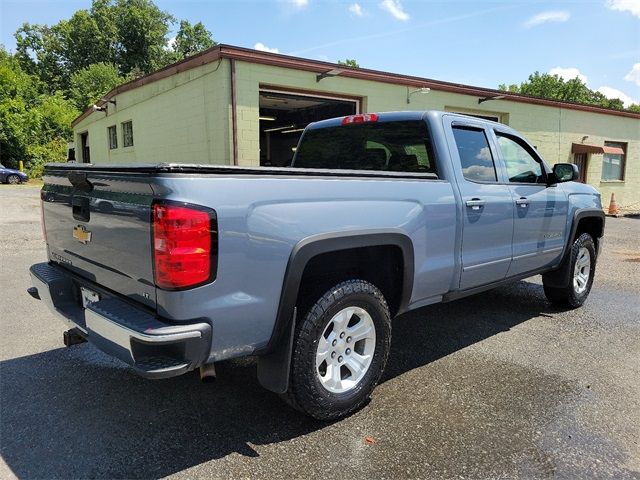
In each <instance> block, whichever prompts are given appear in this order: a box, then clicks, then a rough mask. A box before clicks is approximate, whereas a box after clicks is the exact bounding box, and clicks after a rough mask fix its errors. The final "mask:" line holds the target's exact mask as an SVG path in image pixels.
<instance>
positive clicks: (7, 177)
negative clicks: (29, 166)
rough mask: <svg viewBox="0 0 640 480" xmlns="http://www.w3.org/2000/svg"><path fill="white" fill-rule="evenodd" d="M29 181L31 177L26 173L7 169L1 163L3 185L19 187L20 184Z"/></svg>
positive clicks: (0, 170)
mask: <svg viewBox="0 0 640 480" xmlns="http://www.w3.org/2000/svg"><path fill="white" fill-rule="evenodd" d="M27 180H29V177H28V176H27V174H26V173H24V172H21V171H20V170H14V169H13V168H7V167H5V166H4V165H2V164H1V163H0V182H1V183H10V184H12V185H17V184H18V183H22V182H26V181H27Z"/></svg>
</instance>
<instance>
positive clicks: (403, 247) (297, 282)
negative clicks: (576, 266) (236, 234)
mask: <svg viewBox="0 0 640 480" xmlns="http://www.w3.org/2000/svg"><path fill="white" fill-rule="evenodd" d="M384 246H391V247H397V248H398V249H399V250H400V252H401V254H402V287H401V290H400V298H399V301H398V305H397V308H395V312H396V314H400V313H402V312H404V311H405V310H406V308H407V306H408V305H409V301H410V299H411V293H412V291H413V277H414V250H413V242H412V241H411V239H410V238H409V237H408V236H407V235H406V234H405V233H403V232H399V231H396V230H367V231H353V232H349V231H347V232H344V231H342V232H332V233H325V234H320V235H313V236H310V237H307V238H304V239H303V240H301V241H300V242H298V243H297V244H296V245H295V247H294V248H293V249H292V252H291V254H290V256H289V261H288V263H287V268H286V271H285V276H284V281H283V285H282V291H281V295H280V302H279V306H278V313H277V316H276V321H275V324H274V328H273V331H272V333H271V338H270V339H269V341H268V343H267V345H266V346H265V347H264V348H262V349H261V350H260V351H258V352H256V354H257V355H258V356H259V357H258V380H259V381H260V383H261V384H262V386H263V387H265V388H267V389H268V390H271V391H274V392H276V393H284V392H286V391H287V388H288V381H289V366H290V360H291V351H292V347H293V334H294V331H295V323H296V317H297V315H298V314H301V313H304V312H297V308H296V304H297V301H298V295H299V292H300V286H301V281H302V279H303V275H304V273H305V270H306V267H307V265H309V263H310V262H311V261H312V260H313V259H314V258H316V257H318V256H320V255H323V254H328V253H338V252H342V251H345V250H352V249H359V248H366V247H384Z"/></svg>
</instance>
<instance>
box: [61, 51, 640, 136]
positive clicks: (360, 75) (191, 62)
mask: <svg viewBox="0 0 640 480" xmlns="http://www.w3.org/2000/svg"><path fill="white" fill-rule="evenodd" d="M223 58H226V59H233V60H238V61H243V62H248V63H257V64H262V65H271V66H275V67H282V68H290V69H294V70H301V71H307V72H313V73H317V74H320V73H325V72H328V71H330V70H335V69H339V70H340V76H341V77H345V78H355V79H359V80H369V81H373V82H382V83H390V84H394V85H402V86H407V87H415V88H430V89H432V90H437V91H441V92H450V93H459V94H463V95H471V96H477V97H481V98H487V97H495V96H500V97H501V98H500V99H501V100H507V101H512V102H520V103H529V104H533V105H545V106H549V107H558V108H567V109H571V110H582V111H586V112H592V113H602V114H605V115H615V116H621V117H631V118H637V119H640V114H639V113H634V112H629V111H625V110H616V109H613V108H604V107H597V106H594V105H585V104H581V103H574V102H563V101H558V100H550V99H546V98H541V97H534V96H531V95H523V94H520V93H511V92H504V91H502V90H495V89H492V88H484V87H474V86H471V85H464V84H461V83H451V82H443V81H441V80H433V79H430V78H422V77H414V76H411V75H401V74H397V73H389V72H383V71H379V70H370V69H368V68H352V67H346V66H344V65H338V64H336V63H330V62H322V61H319V60H310V59H308V58H300V57H292V56H289V55H282V54H279V53H270V52H262V51H259V50H253V49H250V48H243V47H235V46H233V45H225V44H219V45H216V46H215V47H212V48H209V49H207V50H205V51H203V52H200V53H198V54H196V55H193V56H191V57H188V58H185V59H184V60H181V61H179V62H176V63H173V64H171V65H168V66H166V67H164V68H161V69H160V70H156V71H155V72H152V73H150V74H148V75H145V76H143V77H139V78H136V79H135V80H131V81H129V82H127V83H123V84H122V85H119V86H117V87H116V88H114V89H113V90H111V91H110V92H109V93H107V94H106V95H105V96H104V97H103V98H102V99H100V100H99V101H98V102H97V103H96V105H98V106H102V105H104V104H105V103H107V101H108V100H109V99H110V98H112V97H114V96H115V95H117V94H119V93H123V92H126V91H129V90H133V89H134V88H138V87H141V86H143V85H147V84H149V83H152V82H155V81H157V80H161V79H163V78H167V77H169V76H171V75H174V74H176V73H179V72H184V71H186V70H190V69H192V68H196V67H199V66H201V65H206V64H208V63H211V62H215V61H217V60H220V59H223ZM93 111H94V110H93V108H88V109H87V110H85V111H84V113H82V114H81V115H80V116H79V117H78V118H76V119H75V120H74V121H73V122H72V126H76V125H77V124H78V123H79V122H80V121H82V120H83V119H85V118H86V117H88V116H89V115H90V114H91V113H93Z"/></svg>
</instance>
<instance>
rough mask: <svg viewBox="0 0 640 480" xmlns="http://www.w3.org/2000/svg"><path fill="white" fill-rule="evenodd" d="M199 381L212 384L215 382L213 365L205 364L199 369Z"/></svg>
mask: <svg viewBox="0 0 640 480" xmlns="http://www.w3.org/2000/svg"><path fill="white" fill-rule="evenodd" d="M200 381H201V382H202V383H213V382H215V381H216V367H215V364H213V363H206V364H204V365H202V366H201V367H200Z"/></svg>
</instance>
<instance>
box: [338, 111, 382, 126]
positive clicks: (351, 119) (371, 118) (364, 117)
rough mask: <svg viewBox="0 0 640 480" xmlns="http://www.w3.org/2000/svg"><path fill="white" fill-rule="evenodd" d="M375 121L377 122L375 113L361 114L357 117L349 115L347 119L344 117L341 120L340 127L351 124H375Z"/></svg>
mask: <svg viewBox="0 0 640 480" xmlns="http://www.w3.org/2000/svg"><path fill="white" fill-rule="evenodd" d="M377 121H378V114H377V113H362V114H359V115H349V116H348V117H344V118H343V119H342V125H350V124H352V123H366V122H377Z"/></svg>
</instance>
